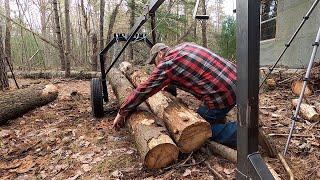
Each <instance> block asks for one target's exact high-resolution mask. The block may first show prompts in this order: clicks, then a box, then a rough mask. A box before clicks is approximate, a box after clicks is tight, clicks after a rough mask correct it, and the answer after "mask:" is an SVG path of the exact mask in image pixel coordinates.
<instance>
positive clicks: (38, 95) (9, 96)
mask: <svg viewBox="0 0 320 180" xmlns="http://www.w3.org/2000/svg"><path fill="white" fill-rule="evenodd" d="M57 97H58V89H57V87H56V86H54V85H53V84H48V85H36V86H30V87H28V88H24V89H18V90H15V91H10V92H4V93H1V94H0V123H1V124H3V123H5V122H6V121H7V120H10V119H14V118H17V117H20V116H22V115H24V114H25V113H27V112H29V111H30V110H33V109H35V108H37V107H40V106H43V105H46V104H48V103H50V102H52V101H54V100H55V99H56V98H57Z"/></svg>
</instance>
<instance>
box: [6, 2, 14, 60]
mask: <svg viewBox="0 0 320 180" xmlns="http://www.w3.org/2000/svg"><path fill="white" fill-rule="evenodd" d="M5 11H6V16H7V17H8V18H6V36H5V40H4V41H5V43H4V46H5V47H4V49H5V54H6V57H7V59H8V62H9V63H10V65H11V66H12V65H13V62H12V59H11V58H12V57H11V29H12V25H11V22H10V4H9V0H5Z"/></svg>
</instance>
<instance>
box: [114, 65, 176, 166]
mask: <svg viewBox="0 0 320 180" xmlns="http://www.w3.org/2000/svg"><path fill="white" fill-rule="evenodd" d="M108 80H109V82H110V84H111V86H112V89H113V91H114V93H115V95H116V97H117V99H118V100H119V103H123V102H124V101H125V99H126V97H128V96H129V95H130V93H131V92H132V91H133V86H132V85H131V83H130V82H129V81H128V80H127V78H126V77H125V76H124V75H123V74H122V73H121V72H120V71H119V70H117V69H111V71H110V72H109V73H108ZM126 122H127V126H128V127H129V130H130V132H131V135H132V136H133V138H134V141H135V143H136V146H137V149H138V151H139V153H140V155H141V157H142V159H143V161H144V164H145V166H146V167H147V168H149V169H158V168H162V167H166V166H167V165H169V164H171V163H172V162H174V161H175V160H177V159H178V154H179V149H178V148H177V146H176V145H175V143H174V142H173V140H172V139H171V138H170V136H169V135H168V132H167V130H166V128H165V127H164V125H163V123H162V122H161V121H159V119H157V118H156V117H155V116H154V115H152V114H151V113H150V112H148V107H147V106H146V104H144V103H143V104H141V105H140V106H139V108H138V110H137V111H134V112H133V113H131V115H130V116H129V117H128V118H127V121H126Z"/></svg>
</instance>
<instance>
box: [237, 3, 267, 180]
mask: <svg viewBox="0 0 320 180" xmlns="http://www.w3.org/2000/svg"><path fill="white" fill-rule="evenodd" d="M259 12H260V1H256V0H237V44H238V46H237V78H238V86H237V107H238V115H237V116H238V133H237V142H238V144H237V150H238V153H237V154H238V156H237V161H238V164H237V173H236V179H273V176H272V175H271V173H270V171H269V170H268V168H267V167H266V165H265V163H264V162H263V160H262V158H261V156H260V154H259V153H258V132H259V129H258V121H259V120H258V117H259V116H258V112H259V98H258V94H259V63H260V62H259V61H260V13H259Z"/></svg>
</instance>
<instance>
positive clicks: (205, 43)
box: [201, 0, 208, 48]
mask: <svg viewBox="0 0 320 180" xmlns="http://www.w3.org/2000/svg"><path fill="white" fill-rule="evenodd" d="M201 1H202V13H203V14H204V15H205V14H206V9H207V7H206V0H201ZM201 32H202V33H201V34H202V46H203V47H205V48H207V47H208V40H207V21H205V20H204V21H202V22H201Z"/></svg>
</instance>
